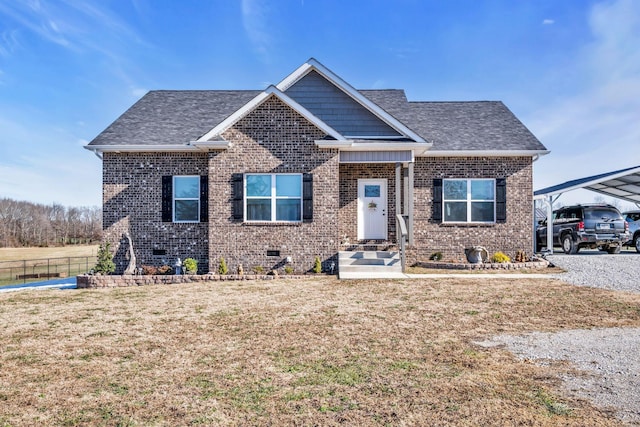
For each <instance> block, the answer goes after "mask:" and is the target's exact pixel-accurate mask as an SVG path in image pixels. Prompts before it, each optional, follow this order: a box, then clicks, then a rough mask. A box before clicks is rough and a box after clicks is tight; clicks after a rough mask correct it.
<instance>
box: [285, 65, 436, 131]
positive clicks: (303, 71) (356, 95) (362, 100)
mask: <svg viewBox="0 0 640 427" xmlns="http://www.w3.org/2000/svg"><path fill="white" fill-rule="evenodd" d="M311 70H315V71H317V72H318V73H319V74H320V75H322V76H323V77H324V78H325V79H327V80H329V81H330V82H331V83H333V84H334V85H335V86H336V87H338V88H339V89H340V90H342V91H343V92H344V93H346V94H347V95H349V96H350V97H351V98H352V99H354V100H355V101H356V102H358V103H359V104H360V105H362V106H363V107H364V108H366V109H367V110H369V111H371V112H372V113H373V114H374V115H375V116H377V117H378V118H379V119H380V120H382V121H384V122H385V123H386V124H388V125H389V126H391V127H392V128H394V129H395V130H397V131H398V132H400V133H401V134H403V135H405V136H407V137H408V138H411V139H412V140H414V141H415V142H426V141H425V140H424V139H423V138H422V137H421V136H420V135H418V134H417V133H415V132H414V131H412V130H411V129H409V128H408V127H407V126H405V125H404V124H403V123H402V122H400V121H399V120H398V119H396V118H395V117H393V116H392V115H391V114H389V113H387V112H386V111H384V110H383V109H382V108H380V107H378V106H377V105H376V104H374V103H373V102H371V101H370V100H369V99H367V98H366V97H365V96H364V95H362V94H361V93H360V92H358V91H357V90H356V89H355V88H354V87H353V86H351V85H350V84H349V83H347V82H346V81H344V80H342V78H340V77H339V76H338V75H337V74H335V73H334V72H333V71H331V70H329V69H328V68H327V67H325V66H324V65H322V64H321V63H320V62H318V61H317V60H315V59H314V58H310V59H309V60H308V61H307V62H305V63H304V64H302V65H301V66H300V67H298V69H297V70H295V71H294V72H293V73H291V74H289V75H288V76H287V77H285V78H284V80H282V81H281V82H280V83H278V84H277V85H276V87H277V88H278V89H280V90H281V91H283V92H285V91H286V90H287V89H288V88H290V87H291V86H293V85H294V84H295V83H296V82H297V81H298V80H300V79H301V78H303V77H304V76H306V75H307V74H308V73H309V72H310V71H311Z"/></svg>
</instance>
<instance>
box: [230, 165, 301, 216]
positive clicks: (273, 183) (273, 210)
mask: <svg viewBox="0 0 640 427" xmlns="http://www.w3.org/2000/svg"><path fill="white" fill-rule="evenodd" d="M256 175H259V176H269V177H271V196H269V197H265V196H248V195H247V177H249V176H256ZM277 176H297V177H299V178H300V196H299V197H292V196H276V177H277ZM242 185H243V186H244V188H243V195H244V197H243V199H244V200H243V210H244V211H243V218H245V220H244V222H247V223H254V224H255V223H263V224H264V223H280V224H299V223H301V222H302V215H303V213H304V212H303V203H304V182H303V179H302V174H301V173H245V174H244V182H243V183H242ZM247 199H256V200H266V199H269V200H271V219H270V220H250V219H247V217H248V215H247ZM277 200H300V220H298V221H283V220H276V201H277Z"/></svg>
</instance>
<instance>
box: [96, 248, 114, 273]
mask: <svg viewBox="0 0 640 427" xmlns="http://www.w3.org/2000/svg"><path fill="white" fill-rule="evenodd" d="M93 271H95V272H96V273H98V274H111V273H113V272H114V271H116V265H115V263H114V262H113V254H112V253H111V243H109V242H106V243H104V244H102V245H100V248H99V249H98V262H97V263H96V266H95V267H93Z"/></svg>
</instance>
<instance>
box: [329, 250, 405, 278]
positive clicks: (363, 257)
mask: <svg viewBox="0 0 640 427" xmlns="http://www.w3.org/2000/svg"><path fill="white" fill-rule="evenodd" d="M355 273H357V276H358V278H367V277H370V278H376V277H378V278H382V277H387V276H388V275H392V276H395V275H397V274H402V263H401V261H400V253H399V252H397V251H341V252H339V253H338V277H339V278H341V279H342V278H347V276H348V275H353V274H355Z"/></svg>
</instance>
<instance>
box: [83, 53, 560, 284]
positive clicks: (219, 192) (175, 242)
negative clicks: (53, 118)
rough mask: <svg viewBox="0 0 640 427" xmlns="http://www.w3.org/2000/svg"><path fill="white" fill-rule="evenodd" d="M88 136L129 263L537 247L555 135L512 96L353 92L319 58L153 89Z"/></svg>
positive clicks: (107, 218) (265, 261)
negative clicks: (243, 83)
mask: <svg viewBox="0 0 640 427" xmlns="http://www.w3.org/2000/svg"><path fill="white" fill-rule="evenodd" d="M85 148H87V149H89V150H91V151H93V152H95V153H96V154H97V155H98V156H99V157H100V158H101V159H102V164H103V209H104V213H103V215H104V219H103V221H104V238H105V240H106V241H109V242H111V243H112V247H113V248H115V250H116V256H115V262H116V265H117V269H118V272H122V271H123V270H124V269H125V268H126V266H127V259H126V257H127V255H126V254H127V250H128V248H127V244H126V240H125V239H124V238H123V235H124V233H125V232H128V233H129V234H130V236H131V238H132V240H133V243H134V244H133V246H134V249H135V254H136V258H137V260H138V263H139V264H149V265H156V266H158V265H161V264H164V263H168V264H173V262H174V261H175V260H176V258H177V257H180V258H182V259H184V258H186V257H193V258H196V259H198V260H199V265H200V271H201V272H206V271H208V269H209V268H211V270H215V268H216V266H217V264H218V261H219V259H220V257H224V258H225V259H226V261H227V263H228V265H229V268H230V270H232V271H235V269H236V268H237V265H238V264H242V265H243V266H244V268H245V269H246V270H250V269H251V268H253V267H255V266H261V267H263V268H264V269H265V270H269V269H272V268H280V267H282V266H283V265H285V263H289V264H290V265H291V266H292V267H293V268H294V270H295V271H297V272H303V271H307V270H309V269H310V268H311V267H312V265H313V261H314V258H315V257H316V256H320V258H321V259H322V261H323V266H324V267H325V268H326V269H328V268H329V266H330V265H332V264H333V265H335V264H336V263H337V261H338V253H339V252H340V251H344V250H353V249H362V248H363V247H364V246H372V247H374V248H376V249H381V250H384V249H386V248H389V247H395V245H396V244H397V243H398V242H399V238H400V236H399V234H400V233H398V230H399V224H401V222H400V219H398V214H399V215H400V217H401V219H402V221H403V222H404V224H406V226H407V230H408V232H407V235H406V239H407V243H408V245H407V247H406V252H405V253H406V257H407V263H408V264H409V265H410V264H411V263H413V262H416V261H420V260H426V259H428V258H429V256H430V255H431V254H433V253H435V252H442V253H443V255H444V256H445V258H453V259H457V260H459V259H462V258H463V257H464V254H463V251H464V248H465V247H467V246H470V245H482V246H485V247H486V248H487V249H488V250H489V252H495V251H498V250H501V251H503V252H505V253H507V254H511V255H513V254H514V253H515V252H516V251H517V250H520V249H523V250H525V252H527V253H531V250H532V248H533V234H532V224H533V196H532V194H533V189H532V165H533V162H534V161H535V160H536V159H537V157H538V156H540V155H544V154H546V153H547V152H548V151H547V150H546V148H545V147H544V146H543V145H542V144H541V143H540V142H539V141H538V140H537V139H536V137H535V136H534V135H533V134H532V133H531V132H530V131H529V130H528V129H527V128H526V127H525V126H524V125H523V124H522V123H521V122H520V121H519V120H518V119H517V118H516V117H515V116H514V115H513V114H512V113H511V112H510V111H509V109H507V108H506V107H505V106H504V104H502V103H501V102H484V101H483V102H413V101H411V102H410V101H408V100H407V98H406V96H405V93H404V91H403V90H356V89H354V88H353V87H351V86H350V85H349V84H348V83H347V82H345V81H344V80H342V79H341V78H340V77H339V76H337V75H336V74H334V73H333V72H332V71H330V70H329V69H327V68H326V67H324V66H323V65H322V64H320V63H319V62H317V61H316V60H314V59H310V60H309V61H307V62H306V63H304V64H303V65H302V66H301V67H299V68H298V69H297V70H295V71H294V72H293V73H292V74H290V75H289V76H287V77H286V78H285V79H284V80H282V81H281V82H280V83H279V84H277V85H275V86H269V87H268V88H267V89H265V90H262V91H260V90H257V91H215V90H214V91H151V92H149V93H147V94H146V95H145V96H143V97H142V98H141V99H140V100H139V101H138V102H137V103H135V104H134V105H133V106H132V107H131V108H129V110H127V111H126V112H125V113H124V114H123V115H122V116H120V117H119V118H118V119H117V120H116V121H115V122H113V123H112V124H111V125H110V126H109V127H108V128H107V129H106V130H104V131H103V132H102V133H100V134H99V135H98V136H97V137H96V138H95V139H94V140H93V141H91V143H89V144H88V145H87V146H86V147H85Z"/></svg>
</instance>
